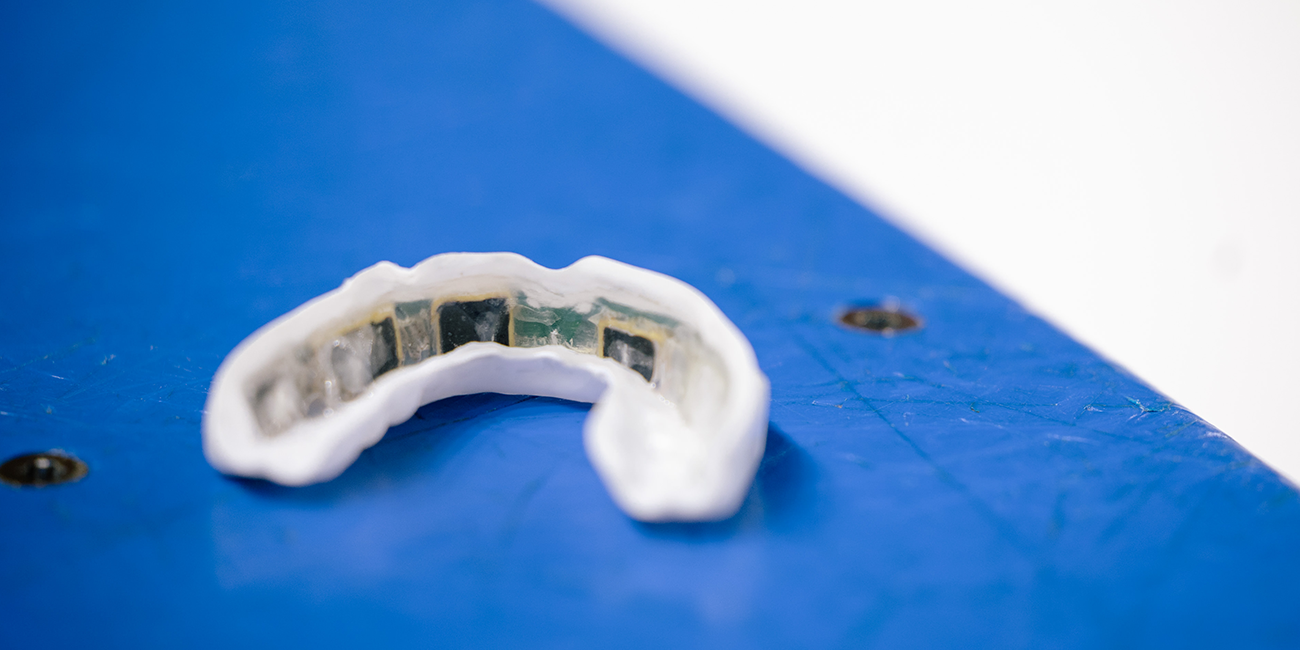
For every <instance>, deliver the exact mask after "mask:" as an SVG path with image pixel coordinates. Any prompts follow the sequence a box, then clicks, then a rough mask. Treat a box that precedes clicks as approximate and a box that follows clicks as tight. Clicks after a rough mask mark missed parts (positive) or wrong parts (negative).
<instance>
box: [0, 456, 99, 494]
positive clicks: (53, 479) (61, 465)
mask: <svg viewBox="0 0 1300 650" xmlns="http://www.w3.org/2000/svg"><path fill="white" fill-rule="evenodd" d="M88 471H89V468H87V467H86V464H85V463H83V462H81V461H80V460H77V459H76V458H73V457H72V456H69V455H67V454H64V453H62V452H58V451H47V452H44V453H39V454H23V455H21V456H14V457H13V458H10V459H9V460H7V461H5V462H4V464H3V465H0V481H4V482H5V483H8V484H9V485H14V486H18V487H29V486H30V487H41V486H43V485H55V484H57V483H70V482H72V481H77V480H81V477H83V476H85V475H86V472H88Z"/></svg>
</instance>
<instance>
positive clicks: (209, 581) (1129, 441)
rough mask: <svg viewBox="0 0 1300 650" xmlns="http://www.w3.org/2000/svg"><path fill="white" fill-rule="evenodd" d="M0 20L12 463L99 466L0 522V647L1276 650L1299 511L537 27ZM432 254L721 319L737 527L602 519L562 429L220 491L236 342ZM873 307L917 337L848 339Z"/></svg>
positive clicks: (1151, 403) (1038, 333)
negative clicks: (740, 364) (741, 365)
mask: <svg viewBox="0 0 1300 650" xmlns="http://www.w3.org/2000/svg"><path fill="white" fill-rule="evenodd" d="M2 11H3V18H0V32H2V33H3V38H0V65H3V69H2V72H0V75H2V77H0V82H2V83H3V86H2V87H3V91H2V92H0V111H2V118H3V120H2V121H0V125H2V126H0V133H2V134H3V136H2V137H3V141H2V142H3V146H2V147H0V161H2V163H0V164H3V173H2V174H0V192H2V195H0V201H2V203H0V209H2V210H3V223H2V224H0V271H2V272H3V277H4V278H5V280H4V282H3V283H0V457H5V458H7V457H8V456H10V455H13V454H17V453H19V452H26V451H34V450H46V449H51V448H63V449H66V450H67V451H69V452H71V453H74V454H76V455H77V456H79V457H80V458H82V459H84V460H85V461H86V462H87V463H88V464H89V466H90V474H89V476H88V477H87V478H85V479H84V480H82V481H81V482H79V483H75V484H70V485H63V486H56V487H48V488H42V489H15V488H9V487H3V486H0V513H2V515H3V525H2V526H0V623H3V632H0V638H3V641H0V645H3V646H4V647H32V646H35V645H37V644H38V643H39V644H41V645H49V643H50V642H51V641H52V640H55V639H57V644H58V645H63V646H72V645H76V644H79V643H84V644H86V645H89V646H91V647H102V646H106V645H108V646H112V645H120V646H137V645H154V644H156V645H168V646H178V645H185V646H189V647H198V646H207V647H236V646H247V645H250V644H251V645H253V646H260V647H270V646H279V647H309V646H323V647H329V646H344V645H353V646H355V645H360V646H362V647H373V646H376V645H379V644H387V643H390V642H391V643H395V642H401V641H406V642H409V643H410V644H413V645H418V646H422V647H423V646H429V647H518V646H534V647H572V646H589V647H654V648H659V647H760V646H764V647H783V648H784V647H819V648H832V647H869V646H876V647H902V646H907V647H981V646H982V647H1008V648H1012V647H1037V648H1043V647H1094V648H1102V647H1105V648H1119V647H1139V646H1146V647H1149V646H1166V647H1270V646H1272V647H1288V646H1289V647H1296V646H1297V645H1300V553H1298V552H1297V551H1298V550H1300V500H1298V499H1297V493H1296V491H1295V490H1294V489H1293V488H1291V487H1289V486H1288V485H1286V484H1285V483H1284V482H1283V481H1282V480H1280V479H1279V477H1278V476H1277V475H1276V474H1274V473H1273V472H1272V471H1270V470H1269V469H1267V468H1266V467H1264V466H1263V465H1261V464H1260V463H1259V462H1258V461H1257V460H1255V459H1254V458H1252V457H1251V456H1250V455H1249V454H1247V453H1245V452H1244V451H1242V450H1241V449H1240V448H1239V447H1238V446H1237V445H1236V444H1234V443H1233V442H1232V441H1231V440H1229V439H1228V438H1226V437H1225V436H1223V435H1222V434H1221V433H1219V432H1218V431H1216V430H1215V429H1214V428H1213V427H1211V426H1209V425H1207V424H1206V423H1204V422H1202V421H1201V420H1199V419H1198V418H1196V417H1195V416H1194V415H1192V414H1191V413H1188V412H1187V411H1185V410H1184V409H1182V408H1180V407H1179V406H1177V405H1175V404H1172V403H1170V402H1169V400H1167V399H1165V398H1164V397H1162V396H1160V395H1159V394H1157V393H1155V392H1153V391H1152V390H1150V389H1149V388H1147V387H1145V386H1143V385H1142V384H1141V383H1140V382H1139V381H1137V380H1136V379H1134V378H1133V377H1131V376H1129V375H1127V374H1125V373H1124V372H1122V371H1120V370H1117V369H1115V368H1114V367H1112V366H1110V365H1108V364H1107V363H1106V362H1105V361H1103V360H1101V359H1099V358H1097V356H1096V355H1094V354H1093V353H1092V352H1090V351H1089V350H1087V349H1085V348H1084V347H1082V346H1080V345H1078V344H1077V343H1074V342H1072V341H1071V340H1070V339H1068V338H1067V337H1065V336H1064V335H1062V334H1061V333H1059V332H1057V331H1055V330H1054V329H1052V328H1051V327H1050V326H1048V325H1046V324H1044V323H1043V322H1042V321H1040V320H1039V319H1037V318H1035V317H1033V316H1031V315H1029V314H1027V313H1026V312H1025V311H1024V310H1023V309H1022V308H1021V307H1019V306H1018V305H1016V304H1015V303H1013V302H1011V301H1009V300H1008V299H1007V298H1005V297H1003V296H1001V295H999V294H997V293H996V292H994V291H993V290H991V289H990V288H989V287H987V286H986V285H984V284H982V283H981V282H979V281H978V280H976V279H974V278H972V277H971V276H969V275H967V274H966V273H964V272H963V271H961V270H960V269H958V268H956V267H954V266H953V265H951V264H950V263H948V262H946V261H944V260H943V259H942V258H940V257H939V256H937V255H936V254H934V253H933V252H931V251H929V250H927V249H925V248H924V247H922V246H920V245H919V244H917V243H916V242H915V241H913V240H911V239H909V238H908V237H906V236H905V235H903V234H901V233H900V232H898V231H897V230H895V229H894V228H893V227H891V226H889V225H887V224H886V223H885V222H883V221H882V220H881V219H880V218H879V217H877V216H876V215H874V214H872V213H871V212H870V211H869V210H867V209H864V208H862V207H861V206H858V205H856V204H854V203H853V202H851V201H849V200H848V199H846V198H845V197H843V196H841V195H840V194H838V193H836V192H835V191H833V190H831V189H829V188H828V187H826V186H825V185H823V184H822V183H820V182H818V181H816V180H814V179H811V178H809V177H808V176H806V175H805V174H804V173H802V172H801V171H799V170H798V169H796V168H795V167H793V166H792V165H791V164H790V163H788V162H787V161H785V160H783V159H781V158H780V157H778V156H776V155H774V154H773V153H772V152H770V151H768V150H766V149H765V148H763V147H762V146H760V145H758V144H756V143H755V142H754V141H752V140H750V139H749V138H747V137H745V136H744V135H742V134H740V133H739V132H738V131H736V130H735V129H734V128H732V127H731V126H729V125H728V124H726V123H724V122H723V121H721V120H720V119H719V118H717V117H716V116H714V115H712V114H710V113H709V112H707V111H706V110H704V109H702V108H701V107H699V106H697V105H695V104H694V103H692V102H691V101H689V100H687V99H685V98H683V97H682V96H681V95H679V94H678V93H676V92H675V91H673V90H671V89H669V88H668V87H666V86H665V85H663V84H662V83H660V82H659V81H657V80H655V79H653V78H652V77H650V76H649V75H647V74H646V73H645V72H643V71H641V70H639V69H637V68H636V67H634V66H633V65H631V64H629V63H628V62H626V61H624V60H622V59H620V58H619V57H617V56H615V55H613V54H612V53H610V52H609V51H607V50H606V49H604V48H603V47H601V46H599V45H597V44H596V43H595V42H593V41H592V40H590V39H589V38H588V37H586V36H584V35H582V34H581V33H579V32H578V31H576V30H575V29H574V28H572V27H571V26H569V25H568V24H566V23H564V22H563V21H561V20H560V19H559V18H557V17H556V16H554V15H551V14H549V13H548V12H547V11H545V10H544V9H542V8H540V7H537V6H534V5H530V4H526V3H519V2H506V3H492V4H480V3H474V4H468V3H465V4H446V5H441V4H440V5H438V6H436V7H427V6H423V5H421V4H415V5H410V6H396V5H385V6H379V7H361V6H353V5H349V4H320V5H315V6H311V7H306V6H298V5H284V6H265V5H263V4H262V3H246V4H242V3H190V4H188V5H181V4H179V3H157V4H155V5H138V6H132V7H124V6H119V5H116V4H109V3H102V4H99V5H87V6H80V5H75V6H74V5H56V4H47V3H26V4H19V3H8V4H7V5H6V6H5V7H4V8H3V10H2ZM936 191H943V188H936ZM1117 236H1120V234H1119V233H1117ZM455 250H511V251H518V252H520V253H523V254H525V255H527V256H529V257H532V258H533V259H535V260H537V261H539V262H541V263H543V264H547V265H550V266H560V265H564V264H567V263H569V262H571V261H573V260H575V259H577V258H578V257H581V256H582V255H586V254H590V253H598V254H603V255H608V256H610V257H614V258H617V259H620V260H625V261H627V262H631V263H633V264H638V265H642V266H646V267H649V268H652V269H656V270H659V271H663V272H666V273H670V274H672V275H675V276H677V277H680V278H682V279H684V280H686V281H688V282H691V283H693V284H695V285H696V286H698V287H699V288H701V289H702V290H703V291H704V292H705V293H707V294H709V296H711V297H712V298H713V299H714V300H715V301H716V302H717V303H718V304H719V306H721V307H722V309H723V310H724V311H726V312H727V314H728V315H730V316H731V318H732V319H733V320H734V321H735V322H736V323H737V324H738V325H739V326H740V328H741V329H742V330H744V332H745V333H746V335H748V336H749V338H750V340H751V341H752V342H753V343H754V346H755V348H756V350H757V352H758V357H759V360H760V362H761V363H762V365H763V368H764V369H765V371H766V372H767V373H768V375H769V376H770V378H771V380H772V396H773V404H772V424H771V429H770V431H769V435H768V451H767V454H766V456H765V457H764V461H763V465H762V467H761V469H760V471H759V475H758V479H757V481H756V484H755V486H754V489H753V491H752V494H751V495H750V497H749V499H748V501H747V502H746V505H745V506H744V508H743V510H742V511H741V513H740V514H739V515H737V516H736V517H735V518H734V519H732V520H729V521H726V522H722V523H717V524H708V525H668V526H664V525H659V526H652V525H642V524H638V523H635V522H633V521H630V520H629V519H627V518H626V517H625V516H624V515H623V514H621V513H620V512H619V510H618V509H617V508H616V507H615V506H614V505H613V504H612V503H611V502H610V500H609V497H608V496H607V495H606V493H605V491H604V490H603V489H602V487H601V485H600V483H599V482H598V480H597V478H596V476H595V474H594V472H593V471H592V469H591V467H590V466H589V464H588V463H587V460H586V458H585V456H584V453H583V451H582V446H581V441H580V435H581V434H580V428H581V422H582V420H583V418H584V417H585V415H586V407H585V406H584V405H580V404H573V403H568V402H562V401H556V400H549V399H533V398H519V397H504V396H495V395H480V396H470V397H463V398H457V399H452V400H447V401H444V402H440V403H436V404H432V405H428V406H426V407H424V408H422V409H421V410H420V412H419V413H418V414H417V416H416V417H415V418H413V419H412V420H411V421H409V422H407V423H405V424H403V425H401V426H398V427H395V428H394V429H393V430H391V431H390V432H389V434H388V436H387V437H386V438H385V439H384V441H383V442H381V443H380V444H379V445H377V446H376V447H374V448H372V449H371V450H369V451H368V452H366V453H365V454H364V455H363V456H362V457H361V459H360V460H359V461H358V462H357V463H356V464H355V465H354V466H353V467H352V468H351V469H349V470H348V471H347V472H346V473H345V474H344V475H343V476H342V477H340V478H339V479H337V480H335V481H333V482H330V483H327V484H323V485H319V486H315V487H310V488H305V489H288V488H283V487H279V486H275V485H272V484H268V483H264V482H258V481H246V480H234V479H228V478H224V477H222V476H220V475H218V474H217V473H215V472H214V471H213V470H212V469H211V468H210V467H209V466H208V465H207V464H206V463H205V462H204V460H203V457H202V455H201V452H200V446H199V423H200V420H201V417H202V411H201V409H202V406H203V400H204V396H205V391H206V389H207V386H208V383H209V382H210V380H211V377H212V374H213V372H214V371H215V370H216V368H217V365H218V364H219V363H220V362H221V360H222V358H223V357H224V356H225V355H226V353H227V352H229V351H230V349H231V348H232V347H234V345H235V344H236V343H238V342H239V341H240V340H241V339H243V338H244V337H245V336H246V335H248V334H249V333H251V332H252V331H253V330H254V329H256V328H257V327H258V326H260V325H262V324H264V323H266V322H268V321H269V320H271V319H272V318H274V317H276V316H278V315H280V314H282V313H284V312H286V311H288V310H290V309H292V308H293V307H295V306H297V305H298V304H300V303H302V302H304V301H306V300H307V299H309V298H311V297H314V296H316V295H318V294H320V293H323V292H325V291H327V290H329V289H332V288H334V287H335V286H337V285H338V284H339V282H340V281H341V280H342V279H343V278H345V277H347V276H348V275H350V274H352V273H354V272H356V271H358V270H360V269H361V268H363V267H365V266H368V265H370V264H372V263H374V262H376V261H378V260H393V261H395V262H398V263H400V264H403V265H409V264H413V263H415V262H417V261H419V260H421V259H423V258H425V257H427V256H429V255H432V254H435V253H439V252H443V251H455ZM1061 263H1062V264H1069V263H1079V262H1077V261H1071V260H1061ZM1128 290H1147V291H1159V290H1160V287H1158V286H1148V287H1130V288H1129V289H1128ZM889 297H895V298H897V299H899V300H901V301H902V302H903V304H905V305H906V306H907V307H909V308H911V309H913V310H915V311H916V312H918V313H920V314H921V315H922V316H923V317H924V318H925V319H926V324H927V326H926V328H925V329H924V330H923V331H921V332H919V333H916V334H913V335H909V336H899V337H895V338H892V339H885V338H879V337H873V336H869V335H865V334H860V333H855V332H851V331H847V330H844V329H841V328H839V327H837V326H835V325H834V324H833V323H832V315H833V314H834V312H835V310H836V309H837V308H838V307H839V306H841V305H844V304H846V303H850V302H857V301H864V300H865V301H871V300H881V299H886V298H889ZM1116 317H1117V318H1123V317H1124V316H1123V315H1122V314H1117V315H1116Z"/></svg>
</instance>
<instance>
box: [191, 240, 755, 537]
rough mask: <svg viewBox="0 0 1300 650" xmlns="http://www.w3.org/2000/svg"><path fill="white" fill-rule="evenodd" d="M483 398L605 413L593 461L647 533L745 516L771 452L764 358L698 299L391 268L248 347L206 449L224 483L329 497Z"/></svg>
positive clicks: (560, 276)
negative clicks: (443, 417)
mask: <svg viewBox="0 0 1300 650" xmlns="http://www.w3.org/2000/svg"><path fill="white" fill-rule="evenodd" d="M484 392H492V393H504V394H510V395H539V396H545V397H556V398H562V399H568V400H574V401H580V402H591V403H593V404H594V406H593V407H592V408H591V411H590V413H589V414H588V416H587V420H586V422H585V423H584V425H583V442H584V446H585V448H586V451H587V457H588V458H589V459H590V461H591V464H592V466H593V467H594V468H595V469H596V472H597V474H598V475H599V476H600V478H601V480H602V482H603V483H604V484H605V487H606V489H607V490H608V491H609V494H610V497H611V498H612V499H613V500H614V502H615V503H616V504H617V505H618V506H619V507H621V508H622V509H623V511H624V512H626V513H627V514H628V515H629V516H631V517H633V518H635V519H639V520H643V521H708V520H717V519H724V518H726V517H729V516H731V515H733V514H735V512H736V511H737V510H738V509H739V507H740V505H741V503H742V501H743V500H744V498H745V494H746V493H747V492H748V490H749V486H750V484H751V483H752V482H753V479H754V473H755V471H756V470H757V467H758V462H759V460H760V458H761V456H762V454H763V445H764V441H765V439H766V432H767V417H768V401H769V387H768V381H767V378H766V377H765V376H764V375H763V373H762V371H761V370H759V367H758V361H757V359H756V358H755V356H754V350H753V348H752V347H751V346H750V344H749V341H748V340H746V339H745V337H744V335H743V334H741V333H740V330H738V329H737V328H736V326H735V325H734V324H732V322H731V321H730V320H728V319H727V317H726V316H725V315H723V313H722V311H721V310H719V309H718V308H717V306H715V305H714V304H713V303H712V302H711V301H710V300H709V299H708V298H707V297H705V296H704V294H702V293H700V292H699V291H698V290H696V289H695V288H694V287H691V286H690V285H688V284H686V283H684V282H682V281H680V280H677V279H675V278H671V277H668V276H666V275H662V274H659V273H655V272H653V271H648V270H645V269H641V268H638V267H635V266H631V265H628V264H623V263H621V262H616V261H614V260H611V259H607V258H604V257H597V256H591V257H585V258H583V259H581V260H578V261H577V262H575V263H573V264H572V265H570V266H568V267H565V268H562V269H548V268H545V267H543V266H540V265H538V264H535V263H534V262H532V261H531V260H529V259H527V258H525V257H523V256H520V255H516V254H513V253H447V254H443V255H435V256H434V257H430V258H429V259H426V260H424V261H423V262H421V263H419V264H417V265H415V266H414V267H412V268H409V269H407V268H403V267H400V266H397V265H396V264H392V263H390V262H380V263H378V264H376V265H374V266H371V267H370V268H367V269H365V270H363V271H361V272H360V273H358V274H356V275H355V276H353V277H352V278H350V279H348V280H346V281H345V282H344V283H343V285H342V286H341V287H339V288H338V289H335V290H334V291H331V292H329V293H327V294H325V295H323V296H320V297H318V298H315V299H314V300H311V301H310V302H308V303H306V304H304V305H302V306H301V307H299V308H297V309H295V310H293V311H292V312H290V313H288V314H286V315H284V316H282V317H280V318H278V319H276V320H275V321H273V322H271V323H270V324H268V325H266V326H264V327H262V328H261V329H259V330H258V331H257V332H255V333H253V335H252V336H249V337H248V338H247V339H245V340H244V341H243V342H242V343H240V344H239V346H237V347H236V348H235V349H234V351H232V352H231V353H230V355H229V356H227V357H226V359H225V361H224V362H222V364H221V367H220V368H219V369H218V370H217V374H216V376H215V378H214V379H213V381H212V388H211V390H210V391H209V394H208V401H207V405H206V408H205V413H204V416H203V449H204V453H205V455H206V456H207V459H208V462H209V463H211V464H212V466H213V467H215V468H217V469H218V470H220V471H222V472H224V473H227V474H232V475H239V476H247V477H257V478H264V479H268V480H270V481H274V482H276V483H281V484H284V485H293V486H298V485H308V484H312V483H318V482H322V481H328V480H330V479H332V478H334V477H336V476H338V475H339V474H340V473H342V472H343V470H345V469H346V468H347V467H348V466H349V465H351V464H352V462H353V461H355V460H356V459H357V456H358V455H360V453H361V452H362V451H363V450H365V449H366V448H367V447H369V446H371V445H373V444H375V443H377V442H379V440H380V439H381V438H382V437H383V436H384V433H385V432H386V431H387V430H388V428H389V427H390V426H392V425H394V424H398V423H401V422H404V421H406V420H407V419H409V418H410V417H411V416H412V415H413V414H414V413H415V411H416V409H418V408H419V407H420V406H421V405H423V404H427V403H429V402H433V401H436V400H439V399H443V398H445V397H452V396H455V395H468V394H474V393H484Z"/></svg>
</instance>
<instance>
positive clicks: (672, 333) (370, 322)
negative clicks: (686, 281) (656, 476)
mask: <svg viewBox="0 0 1300 650" xmlns="http://www.w3.org/2000/svg"><path fill="white" fill-rule="evenodd" d="M350 323H351V324H349V325H344V326H342V327H339V326H335V327H326V328H325V329H324V330H323V331H321V332H318V333H317V334H316V335H314V336H313V337H311V340H309V341H306V342H304V344H303V345H302V346H300V347H298V348H297V349H295V350H293V351H292V352H291V353H289V354H287V355H285V356H284V357H282V358H280V359H277V360H276V362H275V363H271V364H268V366H267V367H266V368H265V369H264V371H263V372H262V373H260V374H258V375H256V379H255V380H254V381H252V382H251V383H250V386H249V387H248V388H249V389H248V391H247V396H248V399H249V400H250V405H251V406H252V410H253V413H254V414H255V416H256V419H257V423H258V426H259V429H260V431H261V434H262V435H263V436H266V437H274V436H277V435H280V434H282V433H284V432H286V431H288V430H289V429H291V428H293V427H294V425H296V424H299V423H301V422H304V421H309V420H312V419H314V418H319V417H328V416H329V415H331V414H333V412H334V411H335V410H336V409H338V408H341V407H342V406H343V405H344V404H345V403H347V402H350V401H352V400H354V399H357V398H358V397H360V396H362V395H364V394H366V392H367V391H368V389H369V388H370V386H371V385H372V384H373V383H374V382H375V381H377V380H378V379H379V378H380V377H382V376H383V375H385V374H387V373H389V372H392V371H393V370H396V369H399V368H402V367H405V366H412V365H416V364H419V363H421V362H424V361H426V360H428V359H430V358H432V357H435V356H439V355H443V354H447V353H449V352H452V351H453V350H455V349H456V348H459V347H461V346H463V345H466V344H469V343H474V342H487V343H495V344H499V345H504V346H509V347H519V348H536V347H542V346H548V345H557V346H562V347H565V348H569V349H572V350H576V351H578V352H583V353H586V354H592V355H594V356H598V357H605V358H609V359H613V360H614V361H616V362H618V363H620V364H622V365H624V366H626V367H628V368H630V369H631V370H633V371H634V372H636V373H637V374H638V375H640V376H641V377H642V378H644V379H645V381H646V382H648V383H649V384H650V386H651V387H652V389H654V390H656V391H658V392H659V393H660V394H662V395H663V396H664V397H665V398H667V399H669V400H670V401H673V402H674V403H679V404H680V405H682V406H683V407H684V410H685V411H687V412H686V413H683V415H684V417H688V418H689V416H690V414H691V413H690V412H692V411H699V410H701V407H702V405H703V403H704V402H706V401H709V400H716V399H721V398H722V397H723V396H724V395H725V392H726V385H725V383H726V382H725V380H724V378H723V377H724V374H723V372H722V369H721V364H720V361H719V360H718V359H717V357H716V355H715V354H713V353H712V352H711V351H710V350H708V349H706V348H705V347H704V346H703V344H702V343H701V341H700V340H699V337H698V335H697V334H696V333H695V332H694V330H693V329H692V328H690V327H688V326H686V325H684V324H682V323H680V322H678V321H676V320H675V319H673V318H671V317H668V316H665V315H662V314H657V313H651V312H646V311H642V310H637V309H634V308H630V307H627V306H625V305H622V304H619V303H616V302H613V301H609V300H606V299H596V300H595V301H593V302H590V303H582V304H576V305H548V304H542V303H541V302H540V301H536V300H529V298H528V296H526V295H525V294H524V293H523V292H515V293H513V294H510V293H502V294H497V295H478V296H471V297H463V298H462V297H455V298H443V299H437V298H429V299H423V300H413V301H402V302H394V303H389V304H384V305H378V306H376V308H375V309H374V310H373V311H372V312H371V313H370V314H369V316H368V317H363V318H357V319H355V320H352V321H350Z"/></svg>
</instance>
